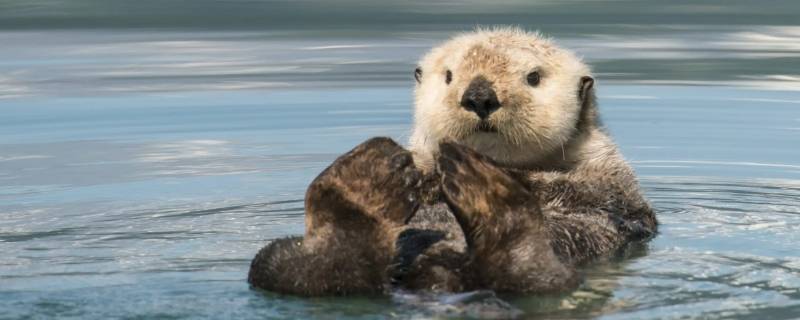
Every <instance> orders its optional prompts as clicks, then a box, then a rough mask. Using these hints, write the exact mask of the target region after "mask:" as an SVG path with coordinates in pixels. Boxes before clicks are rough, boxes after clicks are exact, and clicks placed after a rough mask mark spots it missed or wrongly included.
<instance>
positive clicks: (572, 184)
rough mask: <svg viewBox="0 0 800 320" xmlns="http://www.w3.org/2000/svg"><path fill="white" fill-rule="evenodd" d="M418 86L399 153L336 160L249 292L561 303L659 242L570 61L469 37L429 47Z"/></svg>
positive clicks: (501, 34)
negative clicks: (408, 294) (400, 292)
mask: <svg viewBox="0 0 800 320" xmlns="http://www.w3.org/2000/svg"><path fill="white" fill-rule="evenodd" d="M415 78H416V79H417V88H416V99H415V100H416V101H415V104H416V110H415V125H414V132H413V134H412V138H411V141H410V146H409V150H406V149H404V148H403V147H401V146H399V145H398V144H397V143H395V142H394V141H392V140H390V139H388V138H373V139H370V140H368V141H367V142H365V143H363V144H361V145H359V146H358V147H356V148H355V149H353V150H352V151H350V152H348V153H347V154H345V155H343V156H341V157H340V158H338V159H337V160H336V161H334V163H333V164H331V166H330V167H328V168H327V169H326V170H325V171H323V172H322V173H321V174H320V175H319V176H318V177H317V178H316V179H315V180H314V181H313V182H312V183H311V185H310V186H309V189H308V191H307V193H306V199H305V206H306V233H305V236H304V237H302V238H301V237H293V238H287V239H280V240H276V241H274V242H272V243H270V244H269V245H267V246H266V247H264V248H263V249H262V250H261V251H260V252H259V253H258V254H257V255H256V257H255V258H254V259H253V262H252V265H251V269H250V274H249V277H248V281H249V282H250V283H251V284H252V285H253V286H255V287H258V288H262V289H267V290H271V291H277V292H283V293H290V294H297V295H305V296H316V295H346V294H380V293H386V292H387V290H390V289H392V288H404V289H413V290H428V291H435V292H459V291H467V290H476V289H492V290H495V291H498V292H514V293H552V292H563V291H569V290H573V289H574V288H575V287H576V286H577V285H578V284H579V275H578V274H577V271H576V267H577V266H579V265H580V264H582V263H585V262H587V261H590V260H592V259H594V258H597V257H600V256H603V255H607V254H610V253H613V252H614V251H616V250H617V249H620V248H622V247H623V246H624V245H625V244H627V243H629V242H632V241H642V240H646V239H649V238H650V237H652V236H653V235H654V234H655V232H656V227H657V222H656V218H655V215H654V213H653V211H652V209H651V208H650V206H649V205H648V203H647V201H646V200H645V199H644V197H643V196H642V195H641V193H640V191H639V187H638V183H637V181H636V178H635V175H634V173H633V170H632V169H631V168H630V166H629V165H628V164H627V163H626V162H625V161H624V159H623V158H622V156H621V154H620V153H619V151H618V149H617V147H616V145H615V144H614V143H613V141H612V140H611V139H610V138H609V137H608V135H607V134H605V132H604V131H603V130H602V129H601V127H600V125H599V120H598V116H597V106H596V102H595V95H594V88H593V84H594V80H593V78H592V77H591V75H590V74H589V69H588V67H587V66H585V65H584V64H583V63H582V62H581V61H580V59H578V58H576V57H575V56H574V55H573V54H572V53H570V52H569V51H566V50H563V49H560V48H558V47H556V46H555V45H554V44H552V43H551V42H550V41H548V40H546V39H543V38H542V37H541V36H539V35H538V34H532V33H527V32H524V31H521V30H518V29H494V30H479V31H476V32H473V33H468V34H465V35H462V36H459V37H456V38H454V39H452V40H450V41H448V42H446V43H445V44H443V45H442V46H440V47H438V48H435V49H433V50H432V51H431V52H430V53H429V54H428V55H426V56H425V57H424V58H423V59H422V61H421V62H420V67H419V68H417V69H416V70H415Z"/></svg>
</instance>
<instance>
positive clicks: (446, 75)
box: [444, 70, 453, 84]
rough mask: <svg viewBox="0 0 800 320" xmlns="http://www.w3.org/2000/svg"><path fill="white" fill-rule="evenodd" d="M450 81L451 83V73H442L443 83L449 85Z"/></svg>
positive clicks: (448, 71)
mask: <svg viewBox="0 0 800 320" xmlns="http://www.w3.org/2000/svg"><path fill="white" fill-rule="evenodd" d="M450 81H453V73H452V72H450V70H447V72H445V73H444V83H446V84H450Z"/></svg>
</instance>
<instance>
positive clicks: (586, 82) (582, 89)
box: [578, 76, 594, 104]
mask: <svg viewBox="0 0 800 320" xmlns="http://www.w3.org/2000/svg"><path fill="white" fill-rule="evenodd" d="M592 87H594V78H592V77H590V76H583V77H581V82H580V84H578V98H579V99H581V104H586V99H587V98H589V91H590V90H592Z"/></svg>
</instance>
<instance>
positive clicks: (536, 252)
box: [437, 143, 578, 293]
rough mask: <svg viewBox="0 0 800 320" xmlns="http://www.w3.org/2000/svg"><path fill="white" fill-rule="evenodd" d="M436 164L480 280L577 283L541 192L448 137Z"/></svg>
mask: <svg viewBox="0 0 800 320" xmlns="http://www.w3.org/2000/svg"><path fill="white" fill-rule="evenodd" d="M439 148H440V149H439V150H440V152H441V155H440V157H439V159H438V164H437V166H438V168H437V170H438V171H439V172H440V173H441V175H442V191H443V193H444V196H445V201H446V202H447V204H448V206H449V207H450V209H451V210H452V211H453V214H454V215H455V216H456V219H457V220H458V222H459V224H460V225H461V228H462V229H463V230H464V235H465V238H466V240H467V245H468V249H469V251H470V255H471V258H470V259H471V262H470V269H471V270H472V272H473V273H474V274H475V275H476V276H477V282H478V283H482V284H481V286H483V287H488V288H491V289H494V290H497V291H501V292H532V293H545V292H560V291H566V290H571V289H573V288H575V286H577V284H578V277H577V276H576V274H575V272H574V270H573V269H571V268H570V267H568V266H566V265H564V264H563V263H562V262H561V261H560V260H559V259H558V257H557V256H556V255H555V253H554V252H553V248H552V247H551V245H550V239H549V236H548V233H547V231H546V229H545V224H544V218H543V216H542V213H541V210H540V208H539V205H538V203H537V198H536V197H535V196H534V195H533V194H532V192H531V191H530V190H528V189H527V188H526V187H525V185H523V184H522V183H521V182H520V181H518V180H516V179H515V178H514V177H513V176H511V175H510V174H509V173H507V172H506V171H504V170H503V169H501V168H499V167H498V166H497V165H495V164H494V163H493V162H492V161H491V160H490V159H488V158H486V157H485V156H483V155H480V154H478V153H477V152H475V151H472V150H470V149H468V148H466V147H462V146H458V145H455V144H451V143H444V144H442V145H441V146H440V147H439Z"/></svg>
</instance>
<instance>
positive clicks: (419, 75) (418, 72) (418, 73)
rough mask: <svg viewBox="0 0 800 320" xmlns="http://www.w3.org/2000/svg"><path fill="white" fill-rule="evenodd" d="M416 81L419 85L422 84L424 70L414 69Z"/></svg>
mask: <svg viewBox="0 0 800 320" xmlns="http://www.w3.org/2000/svg"><path fill="white" fill-rule="evenodd" d="M414 79H416V80H417V83H419V82H422V68H420V67H417V68H416V69H414Z"/></svg>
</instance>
